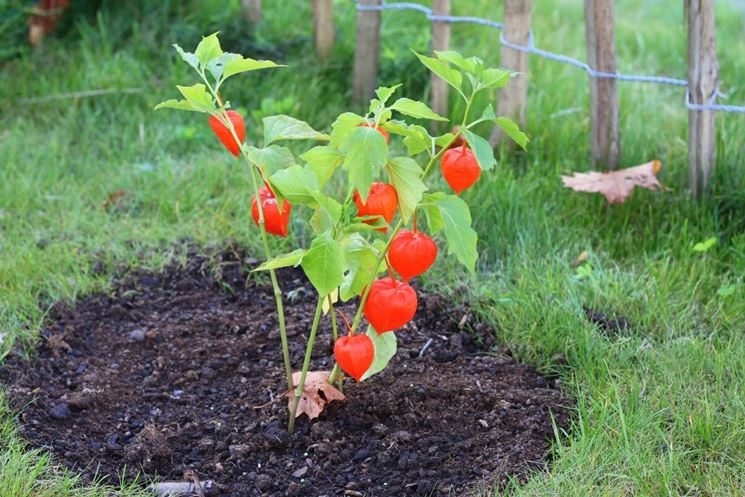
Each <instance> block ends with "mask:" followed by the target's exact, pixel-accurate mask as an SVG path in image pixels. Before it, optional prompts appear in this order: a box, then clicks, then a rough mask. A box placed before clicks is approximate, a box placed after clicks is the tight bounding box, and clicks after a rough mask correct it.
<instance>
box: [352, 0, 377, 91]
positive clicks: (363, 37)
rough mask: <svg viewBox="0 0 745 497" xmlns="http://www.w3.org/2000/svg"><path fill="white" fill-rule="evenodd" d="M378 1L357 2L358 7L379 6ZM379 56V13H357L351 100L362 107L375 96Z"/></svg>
mask: <svg viewBox="0 0 745 497" xmlns="http://www.w3.org/2000/svg"><path fill="white" fill-rule="evenodd" d="M380 4H381V2H380V0H359V4H358V5H362V6H379V5H380ZM379 54H380V11H379V10H371V11H370V10H368V11H362V10H360V11H357V39H356V40H355V47H354V76H353V78H354V79H353V81H352V100H353V101H354V103H355V104H357V105H363V104H365V103H366V102H367V101H368V100H370V99H371V98H372V97H373V96H374V95H375V88H376V86H377V80H378V56H379Z"/></svg>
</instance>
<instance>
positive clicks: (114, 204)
mask: <svg viewBox="0 0 745 497" xmlns="http://www.w3.org/2000/svg"><path fill="white" fill-rule="evenodd" d="M125 195H127V191H126V190H116V191H113V192H109V194H108V195H106V200H104V201H103V202H101V209H111V208H115V209H118V208H119V207H120V204H121V200H122V198H123V197H124V196H125Z"/></svg>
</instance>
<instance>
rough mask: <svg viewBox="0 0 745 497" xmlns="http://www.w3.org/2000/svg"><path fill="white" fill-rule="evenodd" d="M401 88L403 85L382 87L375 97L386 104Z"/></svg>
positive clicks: (377, 90) (376, 91)
mask: <svg viewBox="0 0 745 497" xmlns="http://www.w3.org/2000/svg"><path fill="white" fill-rule="evenodd" d="M400 87H401V83H399V84H397V85H393V86H387V87H386V86H381V87H380V88H378V89H376V90H375V95H377V96H378V99H379V100H380V102H381V103H382V104H385V103H386V102H387V101H388V99H389V98H391V95H393V93H394V92H395V91H396V90H398V89H399V88H400Z"/></svg>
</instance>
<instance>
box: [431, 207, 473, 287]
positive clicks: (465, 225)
mask: <svg viewBox="0 0 745 497" xmlns="http://www.w3.org/2000/svg"><path fill="white" fill-rule="evenodd" d="M435 205H436V206H437V207H438V208H439V210H440V216H441V220H437V222H440V221H441V222H442V224H443V228H444V231H445V238H446V239H447V242H448V253H449V254H455V256H456V257H457V258H458V260H459V261H460V262H461V263H462V264H463V265H464V266H466V268H468V270H469V271H472V272H473V271H474V270H475V268H476V259H478V257H479V254H478V251H477V250H476V242H477V241H478V236H477V235H476V232H475V231H474V230H473V228H471V212H470V211H469V210H468V205H467V204H466V203H465V202H464V201H463V200H462V199H461V198H460V197H456V196H455V195H444V196H440V197H439V198H438V199H437V200H436V201H435Z"/></svg>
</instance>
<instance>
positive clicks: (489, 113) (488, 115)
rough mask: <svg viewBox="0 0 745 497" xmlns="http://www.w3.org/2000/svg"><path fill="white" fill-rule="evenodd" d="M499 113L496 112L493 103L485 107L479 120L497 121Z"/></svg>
mask: <svg viewBox="0 0 745 497" xmlns="http://www.w3.org/2000/svg"><path fill="white" fill-rule="evenodd" d="M496 120H497V115H496V114H495V113H494V106H493V105H492V104H489V105H487V106H486V107H484V111H483V112H482V113H481V117H480V118H479V121H491V122H496Z"/></svg>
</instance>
